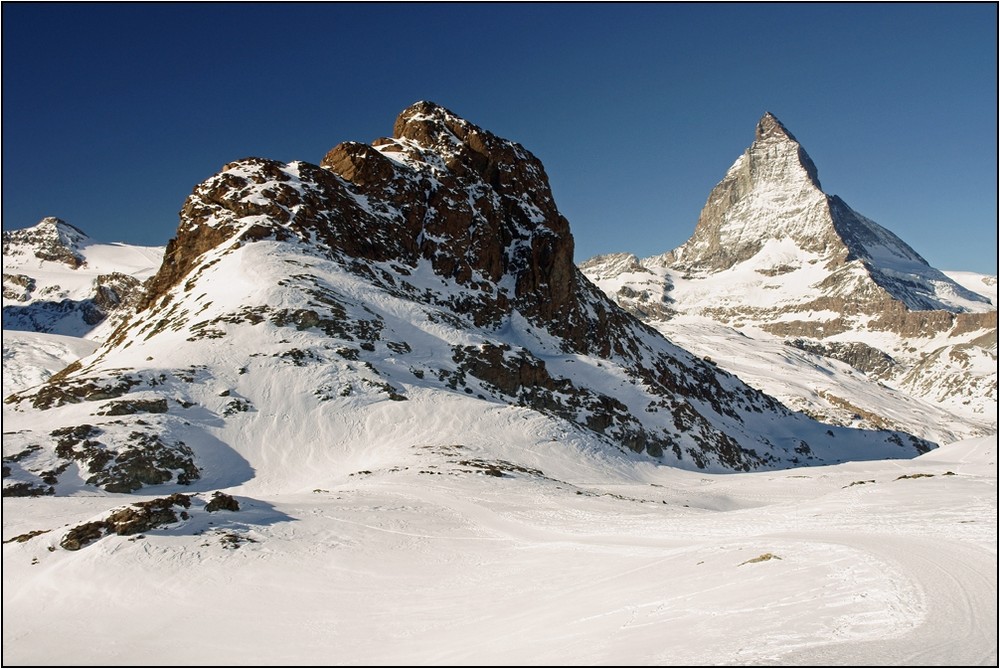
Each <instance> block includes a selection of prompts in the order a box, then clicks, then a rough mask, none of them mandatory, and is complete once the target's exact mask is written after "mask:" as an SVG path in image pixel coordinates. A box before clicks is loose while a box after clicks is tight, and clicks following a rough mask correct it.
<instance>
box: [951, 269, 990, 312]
mask: <svg viewBox="0 0 1000 669" xmlns="http://www.w3.org/2000/svg"><path fill="white" fill-rule="evenodd" d="M943 272H944V274H945V275H946V276H947V277H948V278H949V279H951V280H952V281H954V282H955V283H957V284H959V285H960V286H962V287H963V288H968V289H969V290H971V291H972V292H974V293H979V294H980V295H982V296H983V297H988V298H990V303H991V304H993V306H994V307H996V306H997V277H996V275H995V274H980V273H978V272H960V271H956V270H943Z"/></svg>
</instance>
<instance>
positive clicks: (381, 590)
mask: <svg viewBox="0 0 1000 669" xmlns="http://www.w3.org/2000/svg"><path fill="white" fill-rule="evenodd" d="M509 436H510V438H511V439H512V440H516V439H520V438H522V437H521V436H520V435H517V434H515V433H510V435H509ZM498 441H499V439H498ZM522 443H523V442H522ZM511 445H512V444H508V446H511ZM513 445H515V446H516V442H514V444H513ZM566 448H567V446H566V445H563V446H561V447H560V446H556V447H554V448H553V449H552V451H551V452H546V451H544V450H543V449H541V448H540V447H539V446H538V445H537V444H536V445H534V446H533V447H532V446H530V445H528V444H525V448H524V450H525V452H528V453H530V454H531V455H530V458H526V459H530V460H531V462H533V463H534V465H537V466H538V468H539V469H541V470H542V472H543V473H544V475H543V476H539V475H532V474H527V473H521V472H512V473H508V476H507V477H505V478H496V477H492V476H487V475H483V474H481V473H480V474H476V473H474V472H472V473H464V472H463V471H461V470H463V469H464V470H468V469H470V468H469V467H465V466H462V465H458V464H456V463H455V462H454V460H457V459H459V458H467V457H469V455H468V454H467V453H464V452H462V451H460V450H456V451H448V450H446V449H439V450H438V451H435V450H434V449H410V450H411V451H412V455H411V456H410V459H409V460H408V464H405V465H402V467H409V468H408V469H403V468H402V467H398V470H397V471H391V469H392V468H389V469H383V470H371V473H370V474H364V473H356V474H355V476H350V475H347V476H336V477H333V476H331V477H328V478H327V479H326V480H325V481H321V480H320V479H319V478H317V479H316V481H317V486H316V488H314V489H312V490H308V491H306V490H303V491H301V492H287V493H280V494H268V493H266V492H265V489H266V488H267V483H266V481H264V482H261V481H256V480H255V481H252V482H249V483H247V484H245V485H244V486H241V487H239V488H236V489H233V490H231V492H234V493H235V494H237V495H238V496H239V498H240V500H241V503H242V505H243V509H244V510H243V511H240V512H238V513H229V514H225V513H220V514H217V517H213V518H212V519H211V520H212V522H214V523H215V524H216V525H217V527H213V526H209V525H205V524H204V523H203V524H202V525H200V526H198V529H200V530H202V534H200V535H193V534H191V531H192V528H191V527H190V526H187V527H183V526H178V527H175V528H173V529H170V528H167V529H161V530H153V531H150V532H148V533H146V536H145V537H144V538H142V539H136V540H134V541H130V540H129V539H130V537H115V536H112V537H108V538H105V539H102V540H100V541H98V542H96V543H95V544H93V545H91V546H87V547H85V548H83V549H82V550H80V551H78V552H76V553H70V552H68V551H64V550H62V549H59V548H56V550H55V551H54V552H50V551H49V550H48V549H49V547H56V546H58V540H59V538H60V536H61V533H62V532H63V531H65V528H64V527H63V525H64V524H69V525H74V524H76V523H79V522H81V521H83V520H86V519H88V517H93V516H92V515H89V514H100V513H101V511H103V510H105V509H108V508H110V507H111V506H113V505H114V504H117V503H124V502H125V501H129V500H131V499H133V497H128V498H126V497H125V496H114V495H109V496H108V497H107V498H93V497H84V498H81V497H73V498H39V499H33V500H24V499H5V500H4V502H3V504H4V511H5V513H4V517H5V519H10V522H9V523H8V522H7V521H6V520H5V526H4V539H5V540H7V539H9V538H10V537H11V536H15V535H17V534H21V533H24V532H27V531H30V530H38V529H51V530H52V532H50V533H47V534H44V535H41V536H39V537H35V538H33V539H31V540H29V541H26V542H24V543H16V542H13V543H8V544H5V545H4V567H5V568H4V609H5V611H17V612H18V615H17V616H11V617H8V618H7V619H6V620H5V625H4V648H5V653H4V655H5V662H11V663H28V664H31V663H58V664H64V663H69V664H87V663H109V664H128V663H138V664H144V663H146V664H148V663H150V662H154V661H155V662H157V663H161V662H162V663H167V664H281V665H288V664H359V663H362V664H539V663H540V664H564V663H567V664H592V663H599V664H706V663H721V664H761V663H775V662H779V663H795V664H802V663H804V664H809V663H815V662H817V661H818V662H820V663H839V660H838V658H846V659H848V660H850V661H849V663H851V664H881V663H904V664H906V663H910V661H919V663H929V664H937V663H942V664H965V663H966V662H971V663H978V662H981V661H986V662H987V663H989V662H990V661H992V662H994V663H995V662H996V597H995V593H996V528H997V524H996V500H997V496H996V492H997V491H996V442H995V439H992V438H981V439H973V440H968V441H965V442H960V443H957V444H952V445H948V446H945V447H942V448H941V449H939V450H937V451H933V452H932V453H929V454H927V455H925V456H921V457H920V458H917V459H915V460H911V461H873V462H864V463H845V464H842V465H836V466H829V467H818V468H799V469H792V470H784V471H778V472H762V473H753V474H730V475H705V474H702V473H699V472H685V471H681V470H676V469H672V468H665V467H654V466H651V465H650V464H648V463H642V462H636V463H634V464H633V465H631V466H623V465H620V466H619V467H618V470H617V472H614V473H612V474H610V475H608V474H605V475H604V476H603V477H601V478H600V479H598V478H597V476H596V472H597V464H598V463H593V464H594V467H593V468H591V467H589V466H588V465H586V464H583V465H581V466H580V468H579V469H578V471H577V477H573V476H571V475H572V474H573V472H570V471H562V472H560V475H561V476H566V478H565V479H561V478H559V477H557V476H555V475H554V472H555V471H556V470H557V469H558V468H559V464H558V463H561V462H563V461H564V460H565V459H566V455H567V454H566V453H565V452H561V451H562V450H563V449H566ZM488 450H489V449H483V450H480V451H479V452H478V453H477V455H479V456H480V457H482V456H484V455H486V454H487V451H488ZM506 452H507V454H508V456H509V455H510V453H512V452H513V453H516V452H517V449H516V448H515V449H513V450H512V449H510V448H508V450H507V451H506ZM453 456H454V457H453ZM595 457H596V456H595ZM511 459H514V458H511ZM584 460H586V458H584ZM388 463H389V461H388V460H387V461H386V462H385V463H383V464H388ZM518 463H520V464H524V463H523V462H522V461H521V460H520V459H518ZM588 469H590V470H591V472H592V473H591V474H590V475H588V473H587V470H588ZM435 470H437V471H441V472H443V473H442V474H438V475H435V474H429V473H421V472H432V471H435ZM949 471H950V472H954V475H946V472H949ZM315 473H316V474H318V473H319V472H315ZM913 474H932V476H924V477H920V478H903V479H900V478H898V477H900V476H903V475H907V476H911V475H913ZM859 481H872V482H870V483H856V482H859ZM852 483H854V485H851V484H852ZM221 531H233V532H237V533H241V534H243V535H244V536H246V537H248V538H250V539H253V543H251V542H247V543H244V544H242V545H241V547H240V548H238V549H227V548H225V547H223V546H222V545H221V544H220V543H219V542H218V540H217V538H216V535H215V534H214V533H215V532H221ZM767 554H771V555H772V556H773V557H772V558H771V559H764V560H760V561H757V562H750V561H751V560H753V559H755V558H760V557H761V556H765V555H767ZM36 560H37V563H35V564H33V562H34V561H36ZM98 640H99V642H98ZM991 658H992V659H991Z"/></svg>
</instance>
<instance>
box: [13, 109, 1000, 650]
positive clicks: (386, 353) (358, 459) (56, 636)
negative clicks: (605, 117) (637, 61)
mask: <svg viewBox="0 0 1000 669" xmlns="http://www.w3.org/2000/svg"><path fill="white" fill-rule="evenodd" d="M393 134H394V136H393V137H392V138H388V139H381V140H376V141H375V142H373V144H372V145H371V146H368V145H363V144H356V143H347V144H342V145H339V146H338V147H336V148H334V149H333V150H332V151H331V152H330V153H329V154H328V155H327V157H326V159H325V160H324V161H323V163H322V165H310V164H308V163H302V162H294V163H289V164H282V163H276V162H273V161H267V160H262V159H246V160H241V161H237V162H235V163H231V164H229V165H227V166H226V167H225V168H224V169H223V170H222V171H221V172H220V173H219V174H217V175H215V176H214V177H212V178H210V179H208V180H207V181H206V182H205V183H203V184H201V185H199V186H198V187H197V188H195V190H194V192H193V193H192V195H191V196H190V197H189V198H188V200H187V202H186V204H185V206H184V209H183V213H182V217H181V224H180V227H179V228H178V232H177V236H176V238H175V239H173V240H172V241H171V242H170V244H169V245H168V248H167V249H166V253H165V254H164V258H163V263H162V266H161V267H160V268H159V270H158V271H156V273H155V275H154V276H152V277H150V279H149V280H148V281H147V282H146V283H145V284H144V285H143V287H142V292H141V293H137V295H140V296H141V297H140V298H137V300H136V302H135V304H133V305H131V306H127V307H126V308H125V309H123V310H122V311H121V314H122V320H121V321H120V324H119V325H118V327H117V328H116V329H115V330H114V332H109V333H108V336H107V337H106V338H103V339H102V341H103V343H101V344H100V347H99V348H96V349H95V347H96V346H98V342H97V341H92V340H86V339H79V338H72V337H67V336H65V335H55V334H39V333H30V332H13V331H7V330H6V329H5V332H4V388H5V394H6V392H7V389H8V383H10V384H11V387H12V388H13V391H14V394H13V395H12V396H10V397H6V398H5V402H4V404H3V425H4V435H3V455H4V462H3V465H4V499H3V512H4V513H3V517H4V523H3V530H4V537H3V544H4V545H3V565H4V568H3V589H2V591H3V608H4V614H5V615H4V624H3V649H4V651H3V652H4V662H5V663H12V664H30V665H36V664H37V665H52V664H57V665H79V664H94V665H109V664H110V665H115V664H118V665H131V664H140V665H141V664H143V663H148V661H149V658H151V657H155V658H156V659H157V662H161V663H165V664H177V665H215V664H254V665H259V664H268V665H270V664H274V665H323V664H330V663H339V664H359V665H362V664H363V665H371V664H386V665H400V664H408V665H413V664H416V665H445V664H447V665H463V666H464V665H520V664H539V663H541V664H569V665H591V664H595V665H608V664H627V665H654V666H655V665H680V664H684V665H693V666H698V665H706V664H724V665H725V664H747V665H774V664H790V665H830V664H855V665H859V666H869V665H883V664H913V665H937V664H940V665H970V666H971V665H982V664H986V665H988V664H991V663H992V664H995V662H996V648H997V645H996V629H997V624H996V596H995V593H996V578H997V570H996V528H997V522H996V442H995V438H989V437H986V438H978V439H972V440H968V441H965V442H960V443H952V444H947V445H942V446H941V447H940V448H934V449H932V450H929V451H927V452H924V453H922V454H920V455H917V453H918V452H919V451H921V450H924V449H926V448H928V447H929V446H930V444H928V443H925V442H923V441H921V440H919V439H915V438H911V437H910V436H908V435H907V434H904V433H903V432H894V431H887V430H862V429H847V428H844V427H834V426H830V425H825V424H822V423H818V422H816V421H814V420H811V419H809V418H807V417H806V416H804V415H802V414H793V413H791V412H790V411H788V410H787V409H785V408H784V407H782V406H780V405H779V404H777V403H776V402H775V401H774V400H773V399H771V398H770V397H768V396H766V395H763V394H761V393H760V392H758V391H755V390H753V389H751V388H750V387H748V386H746V385H744V383H743V382H742V381H741V380H739V379H737V378H735V377H733V376H731V375H729V374H727V373H725V372H723V371H721V369H720V367H722V366H724V364H729V361H727V360H723V359H722V358H724V357H725V356H726V353H727V352H730V351H733V350H740V349H734V348H733V345H732V343H731V342H732V337H740V335H732V334H731V332H729V331H724V330H726V328H724V327H723V326H721V325H719V324H718V323H717V322H715V321H711V320H708V319H704V320H703V321H701V323H700V325H699V324H697V323H693V322H692V323H691V327H690V328H686V329H685V328H681V327H678V328H677V331H678V332H677V335H678V336H677V340H678V341H681V340H682V339H683V337H687V338H688V340H689V341H692V342H696V341H700V340H703V339H707V340H714V341H716V342H718V346H716V347H715V350H713V352H712V357H713V358H717V359H715V360H714V361H712V360H703V359H701V358H700V357H698V356H695V355H692V354H690V353H688V352H686V351H685V350H684V349H683V347H679V346H678V345H677V343H676V342H673V343H671V342H668V341H667V340H665V339H664V338H663V337H662V336H661V335H660V334H658V333H657V332H655V331H654V330H653V329H652V328H650V327H648V326H646V325H643V324H642V323H641V322H640V321H638V320H637V319H635V318H634V317H633V316H631V315H629V314H628V313H626V312H625V311H623V310H621V309H620V308H619V307H618V306H616V305H615V304H614V303H613V302H612V301H611V300H610V299H608V298H607V297H606V296H604V294H603V293H601V292H600V291H598V290H597V289H596V288H595V287H593V285H592V284H590V283H589V282H587V281H586V280H585V279H584V278H583V277H582V275H581V274H580V273H579V272H578V271H577V270H576V268H574V267H573V264H572V261H571V258H572V237H571V235H570V234H569V230H568V225H567V223H566V221H565V220H564V219H563V218H562V217H561V216H560V215H559V213H558V211H557V209H556V207H555V204H554V202H553V200H552V194H551V192H550V191H549V188H548V184H547V180H546V179H545V175H544V171H543V170H542V167H541V165H540V163H538V161H537V160H535V159H534V158H533V157H532V156H531V155H530V154H529V153H528V152H527V151H526V150H525V149H523V148H522V147H520V146H519V145H517V144H515V143H513V142H509V141H507V140H503V139H501V138H498V137H496V136H494V135H492V134H490V133H488V132H487V131H485V130H482V129H481V128H477V127H476V126H474V125H472V124H470V123H468V122H466V121H464V120H462V119H460V118H458V117H457V116H455V115H454V114H452V113H451V112H448V111H447V110H445V109H443V108H441V107H438V106H436V105H432V104H430V103H418V104H416V105H414V106H412V107H410V108H408V109H407V110H405V111H404V112H403V113H402V114H401V115H400V117H399V119H398V121H397V123H396V127H395V132H394V133H393ZM89 248H92V245H90V246H86V247H84V251H86V250H87V249H89ZM81 255H85V254H84V253H81ZM625 260H627V261H628V262H625V263H624V265H625V266H629V265H632V266H634V265H638V262H637V261H634V259H631V260H629V259H625ZM633 261H634V262H633ZM113 264H114V263H112V265H113ZM6 266H7V265H6V259H5V267H6ZM109 266H111V265H109ZM640 266H641V265H640ZM636 271H638V270H636ZM60 285H64V284H60ZM664 308H665V309H666V308H667V307H666V306H665V307H664ZM684 318H687V317H684ZM691 318H694V317H691ZM109 320H110V319H109ZM669 323H670V325H679V324H680V323H681V317H678V318H675V319H673V320H672V321H670V322H669ZM105 327H107V326H105ZM729 330H731V328H730V329H729ZM685 333H686V334H685ZM91 334H92V333H91ZM32 338H35V339H32ZM744 339H746V343H745V348H744V349H742V350H740V351H741V352H740V355H743V354H744V353H745V354H747V358H748V359H761V360H769V361H771V362H772V363H773V361H774V359H773V356H772V355H771V351H772V350H773V349H778V348H781V347H782V344H781V343H780V341H779V340H768V341H767V342H758V343H760V344H765V345H763V346H760V347H758V346H757V344H755V343H754V342H752V341H751V340H750V339H747V338H744ZM781 350H787V351H789V352H791V353H793V354H794V355H789V356H787V358H786V362H787V363H788V367H789V368H790V369H793V370H796V372H797V373H796V372H787V373H784V374H783V375H781V378H782V379H783V380H784V381H786V382H791V381H798V382H800V383H802V384H805V383H807V381H806V379H807V378H808V379H812V378H820V377H823V376H828V375H829V376H832V377H844V378H847V377H849V376H850V375H851V372H850V370H849V369H848V368H847V366H846V365H843V364H841V363H837V362H834V361H830V360H829V359H826V358H821V357H820V356H817V355H815V354H812V353H808V352H806V351H804V350H801V349H787V348H781ZM757 351H759V354H758V353H756V352H757ZM8 352H13V354H12V355H13V357H10V358H9V357H8ZM703 355H704V354H703ZM755 355H759V356H760V357H759V358H754V357H753V356H755ZM79 356H83V357H82V358H80V359H79V360H78V361H77V360H74V358H77V357H79ZM63 361H72V364H70V365H69V367H67V368H65V369H62V370H59V371H57V368H59V367H61V366H62V364H63ZM749 367H752V365H751V366H749ZM740 371H741V373H742V372H743V371H746V370H743V369H741V370H740ZM13 372H16V373H13ZM52 372H55V373H54V374H52ZM851 378H854V379H855V385H854V386H850V387H848V386H844V387H845V388H848V390H850V392H855V393H856V395H857V396H858V397H859V398H868V399H872V401H875V402H877V403H879V404H880V405H882V406H892V407H897V408H898V410H899V415H898V416H897V417H898V422H899V423H900V424H906V423H908V422H909V421H911V420H912V419H914V418H916V417H917V416H918V415H919V414H920V410H919V409H916V408H914V407H913V406H911V405H910V404H908V403H912V402H917V400H913V399H912V398H909V397H907V396H905V395H902V393H896V392H895V391H893V390H892V389H886V388H883V389H877V388H876V387H875V386H873V384H871V383H869V382H866V381H865V380H864V379H863V378H861V377H860V375H858V376H856V377H851ZM26 386H30V387H26ZM857 401H861V400H860V399H859V400H857ZM927 406H930V405H927ZM937 418H941V419H942V424H943V425H944V424H945V423H946V421H947V420H948V418H947V415H946V414H940V415H938V416H937ZM952 418H953V417H952ZM928 420H929V419H928ZM915 424H916V425H917V426H918V427H919V428H920V429H923V428H924V427H925V426H926V422H923V423H922V422H920V421H919V420H918V421H916V422H915ZM908 431H909V430H908ZM945 432H947V428H943V429H942V430H941V434H945ZM881 458H886V459H881ZM841 460H849V461H848V462H842V463H841V464H834V465H824V464H823V463H828V462H833V461H841ZM664 464H666V465H678V466H676V467H674V466H663V465H664ZM796 465H809V466H808V467H805V466H796ZM743 469H751V470H755V471H749V472H741V471H739V470H743ZM222 488H224V489H225V490H224V491H222V490H220V489H222ZM15 495H25V496H15Z"/></svg>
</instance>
